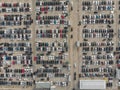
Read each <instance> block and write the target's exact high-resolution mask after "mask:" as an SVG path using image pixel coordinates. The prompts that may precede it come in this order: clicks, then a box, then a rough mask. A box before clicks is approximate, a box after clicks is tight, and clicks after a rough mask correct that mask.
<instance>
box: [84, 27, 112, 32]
mask: <svg viewBox="0 0 120 90" xmlns="http://www.w3.org/2000/svg"><path fill="white" fill-rule="evenodd" d="M82 32H83V33H113V32H114V30H113V29H112V28H106V29H91V28H89V29H88V28H84V29H82Z"/></svg>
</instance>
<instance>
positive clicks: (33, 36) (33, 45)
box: [31, 0, 36, 70]
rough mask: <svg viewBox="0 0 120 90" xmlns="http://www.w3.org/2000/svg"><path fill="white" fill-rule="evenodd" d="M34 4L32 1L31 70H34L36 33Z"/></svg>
mask: <svg viewBox="0 0 120 90" xmlns="http://www.w3.org/2000/svg"><path fill="white" fill-rule="evenodd" d="M35 5H36V2H35V1H34V0H32V18H33V25H32V41H31V43H32V51H33V54H32V58H33V59H32V60H33V70H34V68H35V64H36V63H35V61H34V57H35V56H36V47H35V46H36V44H35V43H36V33H35V32H36V31H35V28H36V27H35V26H36V24H35V23H36V12H35V8H36V6H35Z"/></svg>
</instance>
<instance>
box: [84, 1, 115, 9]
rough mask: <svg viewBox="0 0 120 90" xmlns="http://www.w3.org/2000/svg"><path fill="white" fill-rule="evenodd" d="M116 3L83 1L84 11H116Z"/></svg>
mask: <svg viewBox="0 0 120 90" xmlns="http://www.w3.org/2000/svg"><path fill="white" fill-rule="evenodd" d="M114 8H115V7H114V1H113V0H111V1H99V0H98V1H96V0H95V1H83V2H82V10H83V11H92V10H96V11H112V10H114Z"/></svg>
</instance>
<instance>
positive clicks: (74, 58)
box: [70, 0, 79, 90]
mask: <svg viewBox="0 0 120 90" xmlns="http://www.w3.org/2000/svg"><path fill="white" fill-rule="evenodd" d="M72 2H73V3H72V5H73V11H72V12H71V16H70V17H71V18H70V21H71V27H72V28H73V32H72V34H73V40H72V39H71V41H70V45H71V48H70V57H71V79H72V80H73V81H72V82H71V88H75V89H77V85H78V80H79V78H78V68H79V63H78V58H77V57H78V50H77V48H76V47H75V42H76V41H77V40H78V30H77V29H78V21H79V20H78V11H77V9H78V0H77V1H76V0H73V1H72ZM75 64H76V66H74V65H75ZM74 73H76V76H74ZM74 77H76V79H74ZM71 90H72V89H71Z"/></svg>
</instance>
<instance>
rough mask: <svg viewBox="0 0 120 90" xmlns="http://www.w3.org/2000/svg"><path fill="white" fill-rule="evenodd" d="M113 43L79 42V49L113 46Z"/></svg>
mask: <svg viewBox="0 0 120 90" xmlns="http://www.w3.org/2000/svg"><path fill="white" fill-rule="evenodd" d="M113 45H114V42H112V41H103V42H81V43H80V46H81V47H86V46H92V47H91V49H92V48H93V47H98V48H99V47H101V46H113Z"/></svg>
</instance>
